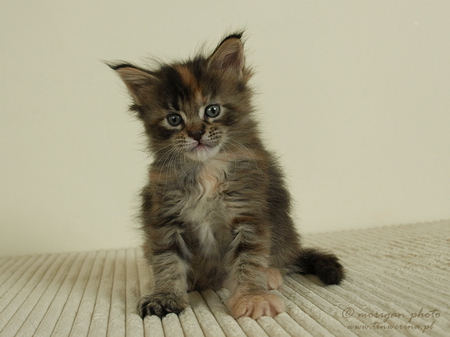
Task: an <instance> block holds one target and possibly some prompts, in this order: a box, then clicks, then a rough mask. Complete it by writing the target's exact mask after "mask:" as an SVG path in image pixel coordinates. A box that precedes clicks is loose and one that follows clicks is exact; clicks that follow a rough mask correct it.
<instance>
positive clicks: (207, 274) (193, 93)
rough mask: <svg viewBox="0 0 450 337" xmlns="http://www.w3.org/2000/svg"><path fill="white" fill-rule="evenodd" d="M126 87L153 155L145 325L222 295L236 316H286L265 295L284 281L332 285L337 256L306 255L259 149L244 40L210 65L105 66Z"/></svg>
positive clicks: (146, 220) (219, 51) (147, 202)
mask: <svg viewBox="0 0 450 337" xmlns="http://www.w3.org/2000/svg"><path fill="white" fill-rule="evenodd" d="M112 68H113V69H115V70H116V71H117V72H118V74H119V75H120V77H121V78H122V80H123V81H124V82H125V84H126V86H127V88H128V90H129V92H130V94H131V96H132V98H133V105H132V107H131V109H132V110H134V111H136V112H137V114H138V116H139V118H140V119H141V120H142V121H143V123H144V126H145V130H146V133H147V135H148V139H149V149H150V151H151V152H152V154H153V156H154V161H153V163H152V164H151V166H150V170H149V176H150V180H149V183H148V185H147V186H146V187H145V188H144V189H143V192H142V198H143V204H142V223H143V226H142V228H143V231H144V233H145V243H144V246H143V249H144V252H145V256H146V258H147V259H148V262H149V264H150V265H151V267H152V269H153V273H154V276H155V284H154V288H153V290H152V292H151V293H150V294H149V295H147V296H145V297H143V299H142V300H141V302H140V304H139V310H140V313H141V316H142V317H144V316H146V315H151V314H155V315H158V316H160V317H161V316H164V315H165V314H167V313H170V312H175V313H180V312H181V311H182V310H183V309H184V308H185V307H186V306H187V305H188V301H187V292H188V291H189V290H193V289H204V288H213V289H219V288H221V287H223V286H226V287H228V288H229V290H230V294H231V295H230V299H229V303H228V305H229V309H230V312H231V313H232V315H233V316H235V317H239V316H249V317H253V318H255V319H256V318H259V317H261V316H262V315H269V316H274V315H276V314H277V313H279V312H281V311H282V310H283V301H282V300H281V299H280V298H278V297H277V296H276V295H274V294H271V293H269V289H276V288H278V287H279V286H280V285H281V282H282V275H284V274H285V273H287V272H311V271H312V272H314V273H316V274H317V275H319V277H321V278H322V279H323V280H324V281H325V282H326V283H329V284H333V283H339V282H340V280H341V279H342V277H343V270H342V266H341V265H340V264H339V263H338V260H337V258H336V257H335V256H333V255H326V254H322V253H320V252H317V251H315V250H307V251H305V254H304V253H303V250H302V248H301V246H300V240H299V235H298V234H297V233H296V231H295V229H294V225H293V223H292V220H291V217H290V215H289V213H290V199H289V194H288V192H287V189H286V188H285V185H284V181H283V177H282V173H281V170H280V168H279V167H278V165H277V163H276V161H275V159H274V157H273V156H272V155H271V154H270V153H269V152H268V151H267V150H266V149H265V147H264V145H263V144H262V142H261V140H260V138H259V133H258V130H257V124H256V122H255V119H254V117H253V113H254V112H253V107H252V105H251V97H252V90H251V89H250V87H249V85H248V80H249V79H250V77H251V71H250V70H249V68H248V67H246V66H245V61H244V52H243V44H242V41H241V35H240V34H234V35H231V36H229V37H227V38H225V39H224V40H223V41H222V42H221V43H220V44H219V46H218V47H217V48H216V50H215V51H214V52H213V53H212V54H211V55H210V56H208V57H205V56H198V57H196V58H194V59H192V60H189V61H186V62H179V63H174V64H170V65H162V66H160V68H158V69H156V70H146V69H143V68H139V67H136V66H134V65H131V64H128V63H125V64H119V65H115V66H112Z"/></svg>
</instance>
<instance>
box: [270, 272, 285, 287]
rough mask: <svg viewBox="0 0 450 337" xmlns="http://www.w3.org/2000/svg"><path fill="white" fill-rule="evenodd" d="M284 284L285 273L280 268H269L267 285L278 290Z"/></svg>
mask: <svg viewBox="0 0 450 337" xmlns="http://www.w3.org/2000/svg"><path fill="white" fill-rule="evenodd" d="M282 284H283V275H281V272H280V270H279V269H278V268H269V269H267V285H268V286H269V289H270V290H276V289H278V288H279V287H281V285H282Z"/></svg>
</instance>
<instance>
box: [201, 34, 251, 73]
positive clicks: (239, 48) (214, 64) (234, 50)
mask: <svg viewBox="0 0 450 337" xmlns="http://www.w3.org/2000/svg"><path fill="white" fill-rule="evenodd" d="M241 38H242V33H236V34H232V35H229V36H227V37H226V38H225V39H224V40H223V41H222V42H221V43H220V44H219V46H218V47H217V48H216V50H215V51H214V52H213V54H212V55H211V56H210V57H209V60H208V66H209V67H210V68H211V69H214V70H218V71H221V72H231V73H234V74H235V75H239V76H242V72H243V70H244V66H245V57H244V46H243V43H242V41H241Z"/></svg>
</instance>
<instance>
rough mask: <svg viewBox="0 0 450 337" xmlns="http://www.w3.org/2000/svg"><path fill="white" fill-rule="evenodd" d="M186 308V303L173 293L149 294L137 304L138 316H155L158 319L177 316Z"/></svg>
mask: <svg viewBox="0 0 450 337" xmlns="http://www.w3.org/2000/svg"><path fill="white" fill-rule="evenodd" d="M186 307H187V301H185V300H184V299H183V298H181V297H180V296H178V295H176V294H173V293H158V294H151V295H147V296H144V297H142V298H141V300H140V301H139V304H138V311H139V315H140V316H141V317H142V318H144V317H145V316H147V315H149V316H150V315H156V316H158V317H159V318H162V317H163V316H165V315H167V314H170V313H174V314H177V315H178V314H179V313H181V312H182V311H183V310H184V309H185V308H186Z"/></svg>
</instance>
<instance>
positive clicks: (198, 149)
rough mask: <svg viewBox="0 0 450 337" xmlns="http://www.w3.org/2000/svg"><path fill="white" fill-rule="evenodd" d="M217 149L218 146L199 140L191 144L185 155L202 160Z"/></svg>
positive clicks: (214, 153)
mask: <svg viewBox="0 0 450 337" xmlns="http://www.w3.org/2000/svg"><path fill="white" fill-rule="evenodd" d="M218 150H219V147H218V146H214V145H213V144H209V143H207V142H204V141H200V142H198V143H197V144H195V145H193V146H192V148H191V149H190V150H189V151H188V152H187V155H188V156H189V157H191V158H192V159H196V160H200V161H204V160H207V159H208V158H211V157H214V156H215V155H216V154H217V152H218Z"/></svg>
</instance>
